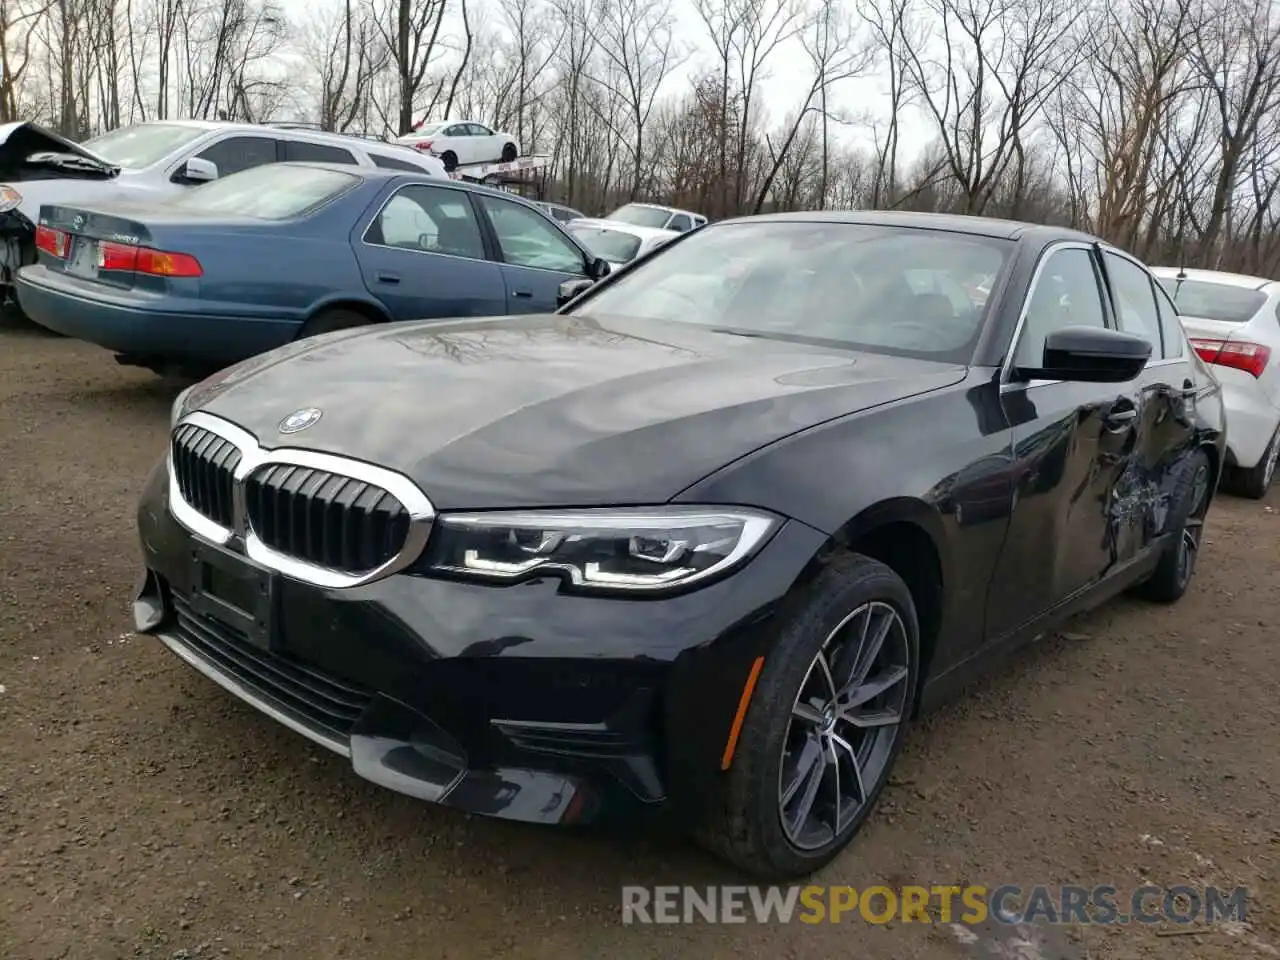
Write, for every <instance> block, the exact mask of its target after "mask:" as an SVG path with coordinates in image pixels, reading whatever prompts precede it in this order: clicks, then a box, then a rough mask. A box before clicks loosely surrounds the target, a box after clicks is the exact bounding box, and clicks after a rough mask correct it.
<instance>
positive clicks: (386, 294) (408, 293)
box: [353, 184, 507, 320]
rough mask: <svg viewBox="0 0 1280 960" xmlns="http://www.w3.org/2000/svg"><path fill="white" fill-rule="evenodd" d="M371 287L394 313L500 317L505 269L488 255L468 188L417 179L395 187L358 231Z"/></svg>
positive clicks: (409, 317)
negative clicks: (434, 184) (432, 183)
mask: <svg viewBox="0 0 1280 960" xmlns="http://www.w3.org/2000/svg"><path fill="white" fill-rule="evenodd" d="M353 239H354V243H355V248H356V256H357V259H358V260H359V261H360V272H361V274H362V275H363V277H364V282H365V286H366V287H367V288H368V290H369V292H370V293H372V294H373V295H374V296H375V297H377V298H378V300H379V301H381V302H382V304H383V305H384V306H385V307H386V308H387V310H388V311H389V312H390V314H391V318H392V319H393V320H436V319H440V320H443V319H447V318H450V317H497V316H502V315H504V314H505V313H506V312H507V300H506V296H505V294H504V292H503V280H502V268H501V266H499V265H498V264H497V263H496V262H494V261H493V260H490V259H487V258H486V255H485V246H484V235H483V234H482V232H481V229H480V221H479V219H478V217H477V216H476V211H475V208H474V206H473V205H472V203H471V196H470V194H469V193H468V192H467V191H465V190H460V189H457V188H454V187H447V186H427V185H425V184H409V185H407V186H403V187H400V188H399V189H397V190H394V191H393V192H392V193H391V196H390V197H388V198H387V200H386V202H385V203H383V204H382V206H381V207H380V208H379V210H378V212H377V213H376V214H374V216H373V218H372V219H371V220H370V221H369V224H368V226H367V228H365V229H364V230H363V231H360V228H359V227H357V233H356V236H355V237H354V238H353Z"/></svg>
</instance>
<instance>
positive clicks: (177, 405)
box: [169, 384, 195, 430]
mask: <svg viewBox="0 0 1280 960" xmlns="http://www.w3.org/2000/svg"><path fill="white" fill-rule="evenodd" d="M194 389H195V384H192V385H191V386H190V387H187V388H186V389H185V390H183V391H182V392H181V393H180V394H178V396H177V398H176V399H175V400H174V401H173V406H172V407H170V408H169V429H170V430H172V429H173V428H174V427H176V426H177V425H178V421H179V420H181V419H182V417H183V415H184V414H185V413H186V412H187V397H188V396H189V395H190V394H191V391H192V390H194Z"/></svg>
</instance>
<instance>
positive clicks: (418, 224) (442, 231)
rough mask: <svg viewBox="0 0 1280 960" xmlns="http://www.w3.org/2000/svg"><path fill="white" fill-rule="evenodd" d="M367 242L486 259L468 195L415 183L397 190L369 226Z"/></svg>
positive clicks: (420, 251) (445, 188)
mask: <svg viewBox="0 0 1280 960" xmlns="http://www.w3.org/2000/svg"><path fill="white" fill-rule="evenodd" d="M364 241H365V243H372V244H376V245H377V246H381V247H398V248H400V249H402V250H414V251H417V252H419V253H446V254H449V255H450V256H454V257H469V258H470V259H472V260H483V259H484V258H485V256H484V241H483V240H482V239H481V236H480V224H479V222H478V221H477V220H476V217H475V212H474V211H473V210H472V207H471V203H470V201H469V200H468V199H467V195H466V194H465V193H463V192H462V191H461V190H450V189H448V188H447V187H427V186H420V185H416V184H415V185H413V186H408V187H402V188H401V189H399V190H397V191H396V193H395V194H394V195H393V196H392V197H391V199H390V200H388V201H387V202H386V204H384V205H383V207H382V209H381V210H380V211H379V212H378V215H377V216H376V217H374V219H373V222H372V223H370V224H369V229H368V230H366V231H365V234H364Z"/></svg>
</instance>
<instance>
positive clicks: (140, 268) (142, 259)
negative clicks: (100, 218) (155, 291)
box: [98, 243, 204, 277]
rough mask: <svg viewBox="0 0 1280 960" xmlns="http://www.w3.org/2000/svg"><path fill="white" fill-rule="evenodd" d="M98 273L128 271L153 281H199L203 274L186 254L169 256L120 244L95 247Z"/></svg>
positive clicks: (201, 269)
mask: <svg viewBox="0 0 1280 960" xmlns="http://www.w3.org/2000/svg"><path fill="white" fill-rule="evenodd" d="M98 269H99V270H130V271H132V272H134V273H145V274H148V275H149V276H153V277H199V276H202V275H203V274H204V270H203V268H202V267H201V266H200V261H199V260H197V259H196V258H195V257H193V256H191V254H189V253H169V252H168V251H165V250H152V249H151V248H150V247H132V246H129V245H128V244H124V243H103V244H101V245H99V247H98Z"/></svg>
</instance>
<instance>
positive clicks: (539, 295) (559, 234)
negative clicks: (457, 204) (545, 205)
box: [479, 195, 587, 313]
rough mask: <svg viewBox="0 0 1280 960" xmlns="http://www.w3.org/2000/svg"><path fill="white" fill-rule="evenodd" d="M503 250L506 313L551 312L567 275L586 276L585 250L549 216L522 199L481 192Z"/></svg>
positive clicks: (485, 209)
mask: <svg viewBox="0 0 1280 960" xmlns="http://www.w3.org/2000/svg"><path fill="white" fill-rule="evenodd" d="M479 199H480V204H481V206H482V207H483V209H484V211H485V213H486V214H487V215H488V217H489V222H490V223H491V224H492V225H493V232H494V236H495V238H496V240H497V244H498V249H499V250H500V251H501V254H502V260H503V264H502V276H503V279H505V281H506V292H507V312H508V313H551V312H552V311H554V310H555V309H556V292H557V291H558V290H559V289H560V284H562V283H564V281H566V280H573V279H581V278H582V277H585V276H587V255H586V254H585V253H584V252H583V251H582V249H581V248H580V247H578V246H577V245H576V244H574V242H573V241H572V240H570V239H569V238H568V236H566V235H565V233H564V231H562V230H561V229H560V228H559V227H557V226H556V225H555V224H554V223H553V222H552V221H551V219H550V218H549V217H544V216H543V215H542V214H540V213H538V212H537V211H536V210H532V209H530V208H529V207H526V206H525V205H524V204H521V203H516V202H514V201H512V200H506V199H504V198H502V197H496V196H489V195H481V196H479Z"/></svg>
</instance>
